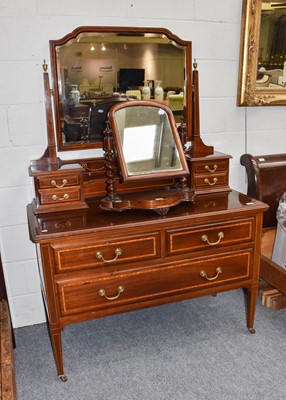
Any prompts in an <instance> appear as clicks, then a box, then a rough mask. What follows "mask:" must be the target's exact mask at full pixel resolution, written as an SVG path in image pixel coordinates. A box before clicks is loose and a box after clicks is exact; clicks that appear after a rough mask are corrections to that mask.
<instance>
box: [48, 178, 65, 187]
mask: <svg viewBox="0 0 286 400" xmlns="http://www.w3.org/2000/svg"><path fill="white" fill-rule="evenodd" d="M62 182H63V183H62V184H61V185H58V184H57V182H56V181H55V180H54V179H53V180H52V181H51V185H52V186H55V187H56V188H58V189H62V188H63V187H64V186H65V185H66V184H67V183H68V181H67V179H63V181H62Z"/></svg>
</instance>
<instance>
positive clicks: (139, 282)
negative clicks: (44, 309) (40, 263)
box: [55, 249, 253, 316]
mask: <svg viewBox="0 0 286 400" xmlns="http://www.w3.org/2000/svg"><path fill="white" fill-rule="evenodd" d="M252 257H253V252H252V249H245V250H243V251H239V252H234V253H223V254H220V255H218V256H214V257H206V258H203V259H195V260H191V261H186V262H181V263H174V264H167V265H161V266H157V267H153V268H142V269H136V268H135V266H134V269H133V270H132V271H127V270H125V271H121V272H118V273H114V274H107V273H106V274H102V275H101V276H99V275H97V274H96V273H92V272H90V274H89V275H88V274H86V275H85V277H80V276H75V277H74V278H73V279H72V278H68V277H67V276H66V277H64V275H63V276H62V277H61V276H60V275H59V276H58V277H57V279H56V282H55V283H56V287H57V293H58V300H59V303H60V313H61V315H62V316H66V315H69V314H74V313H80V312H86V311H88V310H90V311H96V310H103V309H106V308H109V307H115V308H116V306H121V305H128V304H130V303H134V302H144V301H148V300H150V299H156V298H160V297H165V296H170V295H175V294H179V293H184V292H188V291H192V290H198V289H203V288H206V287H210V286H220V287H221V286H222V285H223V284H230V283H234V282H237V281H241V280H246V279H248V278H250V276H251V274H252V271H251V268H252V267H251V266H252Z"/></svg>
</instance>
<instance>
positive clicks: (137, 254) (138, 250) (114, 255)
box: [52, 232, 161, 272]
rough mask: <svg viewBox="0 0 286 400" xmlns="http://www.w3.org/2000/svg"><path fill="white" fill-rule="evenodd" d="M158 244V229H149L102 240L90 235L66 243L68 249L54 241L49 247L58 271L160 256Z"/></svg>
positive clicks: (138, 260) (136, 261) (135, 261)
mask: <svg viewBox="0 0 286 400" xmlns="http://www.w3.org/2000/svg"><path fill="white" fill-rule="evenodd" d="M110 237H112V233H110ZM160 243H161V241H160V232H151V233H146V234H145V235H144V234H142V235H134V236H128V237H122V238H118V239H110V240H108V239H106V240H105V241H102V239H101V240H99V238H98V237H96V236H90V237H87V238H86V239H85V240H84V241H82V242H77V243H75V244H74V245H71V244H70V243H69V244H68V246H67V248H65V247H64V246H63V245H56V244H55V245H52V248H53V251H54V255H55V261H56V268H57V270H58V272H64V271H72V270H76V269H83V268H94V267H102V266H110V267H111V266H113V265H117V266H118V265H121V264H122V263H128V262H132V263H138V262H140V261H144V260H148V259H156V258H160V257H161V250H160V248H161V244H160Z"/></svg>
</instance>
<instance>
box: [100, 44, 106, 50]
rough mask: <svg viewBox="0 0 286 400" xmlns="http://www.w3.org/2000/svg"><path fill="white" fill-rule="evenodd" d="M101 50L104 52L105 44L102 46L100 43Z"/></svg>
mask: <svg viewBox="0 0 286 400" xmlns="http://www.w3.org/2000/svg"><path fill="white" fill-rule="evenodd" d="M101 50H102V51H105V50H106V47H105V44H104V43H102V45H101Z"/></svg>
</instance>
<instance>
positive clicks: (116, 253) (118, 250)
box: [95, 247, 122, 263]
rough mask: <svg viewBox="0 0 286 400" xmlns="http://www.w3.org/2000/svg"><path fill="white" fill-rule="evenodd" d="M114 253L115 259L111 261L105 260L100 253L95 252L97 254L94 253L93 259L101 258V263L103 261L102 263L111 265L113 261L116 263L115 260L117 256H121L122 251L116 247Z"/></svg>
mask: <svg viewBox="0 0 286 400" xmlns="http://www.w3.org/2000/svg"><path fill="white" fill-rule="evenodd" d="M114 253H115V257H114V258H112V259H111V260H105V258H104V257H103V254H102V251H97V252H96V253H95V257H96V258H101V259H102V261H104V262H106V263H111V262H113V261H116V260H117V258H118V257H119V256H121V254H122V250H121V249H120V248H119V247H118V248H117V249H115V250H114Z"/></svg>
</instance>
